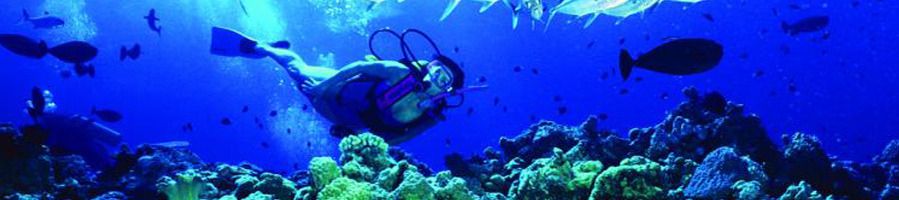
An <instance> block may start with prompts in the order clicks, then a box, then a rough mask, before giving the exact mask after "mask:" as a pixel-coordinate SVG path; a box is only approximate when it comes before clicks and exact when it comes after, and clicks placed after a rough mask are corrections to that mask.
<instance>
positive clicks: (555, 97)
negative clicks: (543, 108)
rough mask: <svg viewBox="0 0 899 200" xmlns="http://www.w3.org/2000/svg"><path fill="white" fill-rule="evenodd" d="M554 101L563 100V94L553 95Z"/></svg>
mask: <svg viewBox="0 0 899 200" xmlns="http://www.w3.org/2000/svg"><path fill="white" fill-rule="evenodd" d="M553 101H554V102H562V96H560V95H556V96H553Z"/></svg>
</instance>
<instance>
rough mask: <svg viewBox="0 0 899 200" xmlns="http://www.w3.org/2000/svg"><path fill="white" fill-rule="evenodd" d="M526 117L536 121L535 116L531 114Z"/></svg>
mask: <svg viewBox="0 0 899 200" xmlns="http://www.w3.org/2000/svg"><path fill="white" fill-rule="evenodd" d="M528 119H530V120H531V121H532V122H534V121H537V116H535V115H531V116H528Z"/></svg>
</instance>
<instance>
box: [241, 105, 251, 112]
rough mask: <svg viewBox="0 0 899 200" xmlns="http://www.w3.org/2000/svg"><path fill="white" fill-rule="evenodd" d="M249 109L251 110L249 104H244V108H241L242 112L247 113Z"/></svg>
mask: <svg viewBox="0 0 899 200" xmlns="http://www.w3.org/2000/svg"><path fill="white" fill-rule="evenodd" d="M249 111H250V106H247V105H244V106H243V108H242V109H240V112H242V113H246V112H249Z"/></svg>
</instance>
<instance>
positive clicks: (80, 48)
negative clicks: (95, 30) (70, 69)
mask: <svg viewBox="0 0 899 200" xmlns="http://www.w3.org/2000/svg"><path fill="white" fill-rule="evenodd" d="M50 54H51V55H53V57H56V58H58V59H59V60H62V61H63V62H67V63H72V64H78V63H86V62H87V61H90V60H92V59H94V58H95V57H97V47H94V45H91V44H90V43H87V42H83V41H72V42H66V43H63V44H60V45H57V46H55V47H53V48H50Z"/></svg>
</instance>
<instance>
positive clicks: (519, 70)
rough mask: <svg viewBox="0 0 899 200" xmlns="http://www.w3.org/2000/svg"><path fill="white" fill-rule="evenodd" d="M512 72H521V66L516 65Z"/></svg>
mask: <svg viewBox="0 0 899 200" xmlns="http://www.w3.org/2000/svg"><path fill="white" fill-rule="evenodd" d="M512 71H513V72H521V65H516V66H515V67H513V68H512Z"/></svg>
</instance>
